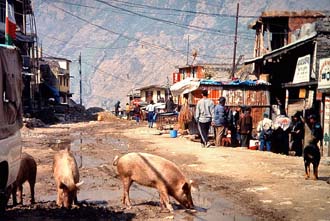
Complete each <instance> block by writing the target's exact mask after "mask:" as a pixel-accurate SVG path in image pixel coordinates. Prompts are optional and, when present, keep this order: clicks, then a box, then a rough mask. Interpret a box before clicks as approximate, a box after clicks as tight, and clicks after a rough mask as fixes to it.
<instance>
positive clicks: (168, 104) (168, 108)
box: [165, 96, 175, 113]
mask: <svg viewBox="0 0 330 221" xmlns="http://www.w3.org/2000/svg"><path fill="white" fill-rule="evenodd" d="M165 110H166V113H173V112H174V110H175V104H174V101H173V97H172V96H170V97H169V99H168V100H167V101H166V103H165Z"/></svg>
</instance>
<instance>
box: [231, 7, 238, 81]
mask: <svg viewBox="0 0 330 221" xmlns="http://www.w3.org/2000/svg"><path fill="white" fill-rule="evenodd" d="M238 11H239V3H237V12H236V26H235V39H234V56H233V69H232V71H231V77H232V78H234V73H235V60H236V46H237V26H238Z"/></svg>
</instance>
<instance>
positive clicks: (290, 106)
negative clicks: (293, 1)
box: [244, 11, 330, 156]
mask: <svg viewBox="0 0 330 221" xmlns="http://www.w3.org/2000/svg"><path fill="white" fill-rule="evenodd" d="M329 15H330V13H329V12H321V11H299V12H292V11H269V12H263V13H262V15H261V16H260V17H259V18H258V19H257V20H256V21H255V22H254V23H253V24H251V25H250V26H249V27H250V28H252V29H255V30H256V40H255V46H254V57H255V58H253V59H250V60H246V61H245V62H244V64H245V65H253V74H255V75H256V76H257V77H258V78H261V77H265V76H266V78H267V79H269V82H270V83H271V86H270V92H271V104H276V103H277V102H276V100H277V99H278V100H279V101H280V103H282V104H283V105H284V106H285V110H286V113H287V115H288V116H292V115H293V114H294V113H295V112H297V111H300V112H301V113H302V114H303V115H304V116H306V115H308V114H311V113H314V114H316V115H317V116H318V117H319V120H320V121H321V124H322V126H323V127H324V134H325V135H328V134H329V116H330V115H329V113H330V107H329V101H328V100H329V88H330V81H329V80H328V79H327V73H328V72H329V70H330V68H329V65H328V63H329V59H330V50H329V45H330V40H329V36H330V22H329ZM326 113H328V114H326ZM325 137H326V136H325ZM324 147H325V149H324V152H323V153H324V154H325V155H327V156H328V155H330V151H329V150H330V148H328V147H329V142H326V141H325V142H324Z"/></svg>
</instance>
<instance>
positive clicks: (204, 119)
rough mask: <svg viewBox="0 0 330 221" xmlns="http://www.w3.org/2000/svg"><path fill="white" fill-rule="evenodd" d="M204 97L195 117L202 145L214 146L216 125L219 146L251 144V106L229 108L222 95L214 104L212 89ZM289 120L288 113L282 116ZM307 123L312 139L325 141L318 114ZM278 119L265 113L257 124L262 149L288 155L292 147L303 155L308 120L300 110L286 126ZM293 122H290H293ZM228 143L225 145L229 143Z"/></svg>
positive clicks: (216, 139)
mask: <svg viewBox="0 0 330 221" xmlns="http://www.w3.org/2000/svg"><path fill="white" fill-rule="evenodd" d="M202 96H203V97H202V99H200V100H199V101H198V102H197V105H196V111H195V120H196V122H197V127H198V131H199V134H200V137H201V140H200V142H201V146H202V147H210V146H212V144H211V143H210V142H209V131H210V128H211V126H212V127H213V128H214V137H215V142H214V144H215V146H224V142H223V141H226V142H227V144H229V145H230V146H241V147H249V142H250V139H251V138H252V137H255V136H253V135H252V129H253V121H252V116H251V108H249V107H247V108H244V109H243V108H241V107H238V108H236V109H235V110H234V111H232V110H230V109H229V108H228V107H226V105H225V104H226V99H225V98H224V97H220V98H219V103H218V104H217V105H214V103H213V101H212V100H211V99H209V98H208V91H207V90H203V91H202ZM281 117H282V118H283V119H289V118H287V117H286V116H285V115H284V114H283V115H280V116H279V118H281ZM307 119H308V122H306V123H307V124H308V125H309V126H310V128H311V137H312V139H311V140H310V142H312V143H313V144H317V143H318V142H319V141H322V140H323V131H322V127H321V125H320V123H319V122H318V121H317V117H316V115H314V114H311V115H309V116H308V118H307ZM277 120H278V119H276V120H275V121H274V122H273V121H272V120H271V119H270V118H269V114H267V113H264V115H263V119H262V120H261V121H260V122H259V123H258V125H257V128H256V130H257V132H258V134H257V135H256V137H257V138H258V139H259V150H261V151H273V152H277V153H283V154H286V155H288V154H289V150H292V151H294V152H295V155H296V156H301V155H302V151H303V145H304V144H303V142H304V139H305V129H304V128H305V122H304V120H303V118H302V116H301V115H300V113H299V112H297V113H296V114H295V115H294V116H292V120H291V124H289V125H285V126H284V125H283V124H281V123H279V122H280V121H277ZM289 122H290V121H289ZM226 142H225V144H226Z"/></svg>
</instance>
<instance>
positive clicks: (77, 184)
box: [76, 181, 84, 189]
mask: <svg viewBox="0 0 330 221" xmlns="http://www.w3.org/2000/svg"><path fill="white" fill-rule="evenodd" d="M83 183H84V181H81V182H79V183H76V188H77V189H79V187H80V186H81V185H82V184H83Z"/></svg>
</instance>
